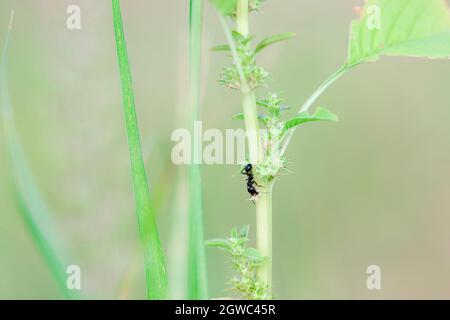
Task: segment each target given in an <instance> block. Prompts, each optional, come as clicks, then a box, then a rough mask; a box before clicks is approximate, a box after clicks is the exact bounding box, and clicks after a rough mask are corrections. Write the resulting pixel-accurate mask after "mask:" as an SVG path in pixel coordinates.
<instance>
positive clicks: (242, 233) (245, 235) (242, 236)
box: [239, 225, 250, 238]
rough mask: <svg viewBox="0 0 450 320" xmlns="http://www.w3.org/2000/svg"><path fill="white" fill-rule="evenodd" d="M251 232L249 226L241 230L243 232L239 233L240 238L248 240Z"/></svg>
mask: <svg viewBox="0 0 450 320" xmlns="http://www.w3.org/2000/svg"><path fill="white" fill-rule="evenodd" d="M249 232H250V226H249V225H246V226H243V227H242V228H241V230H240V231H239V237H241V238H248V234H249Z"/></svg>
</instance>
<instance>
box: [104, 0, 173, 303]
mask: <svg viewBox="0 0 450 320" xmlns="http://www.w3.org/2000/svg"><path fill="white" fill-rule="evenodd" d="M112 7H113V20H114V31H115V37H116V45H117V57H118V63H119V71H120V78H121V84H122V97H123V108H124V113H125V124H126V129H127V136H128V146H129V151H130V161H131V171H132V176H133V187H134V195H135V201H136V214H137V219H138V225H139V234H140V237H141V242H142V245H143V250H144V264H145V275H146V281H147V297H148V298H149V299H165V298H166V297H167V274H166V268H165V262H164V254H163V251H162V247H161V243H160V240H159V234H158V229H157V226H156V219H155V211H154V208H153V204H152V201H151V199H150V192H149V187H148V182H147V174H146V172H145V167H144V161H143V157H142V151H141V143H140V137H139V127H138V122H137V115H136V108H135V102H134V92H133V84H132V80H131V70H130V65H129V60H128V52H127V47H126V42H125V35H124V31H123V23H122V14H121V10H120V2H119V0H112Z"/></svg>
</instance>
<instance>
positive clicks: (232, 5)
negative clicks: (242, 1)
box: [211, 0, 237, 16]
mask: <svg viewBox="0 0 450 320" xmlns="http://www.w3.org/2000/svg"><path fill="white" fill-rule="evenodd" d="M211 2H212V3H213V4H214V5H215V6H216V8H217V9H219V11H220V12H221V13H222V14H223V15H226V16H228V15H230V14H232V13H233V12H234V11H235V10H236V5H237V0H211Z"/></svg>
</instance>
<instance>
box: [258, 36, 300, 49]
mask: <svg viewBox="0 0 450 320" xmlns="http://www.w3.org/2000/svg"><path fill="white" fill-rule="evenodd" d="M293 37H295V33H293V32H286V33H281V34H277V35H274V36H270V37H267V38H265V39H264V40H262V41H261V42H260V43H258V45H257V46H256V48H255V53H258V52H260V51H261V50H263V49H265V48H267V47H268V46H270V45H272V44H275V43H277V42H281V41H285V40H288V39H291V38H293Z"/></svg>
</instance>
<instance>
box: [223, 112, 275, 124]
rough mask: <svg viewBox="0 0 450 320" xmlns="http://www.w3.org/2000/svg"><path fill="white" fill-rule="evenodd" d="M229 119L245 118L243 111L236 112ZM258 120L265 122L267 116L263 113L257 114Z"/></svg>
mask: <svg viewBox="0 0 450 320" xmlns="http://www.w3.org/2000/svg"><path fill="white" fill-rule="evenodd" d="M231 119H233V120H245V117H244V114H243V113H238V114H235V115H234V116H233V117H231ZM258 120H259V121H261V122H262V123H266V122H267V117H266V116H265V115H264V114H261V113H260V114H258Z"/></svg>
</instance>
